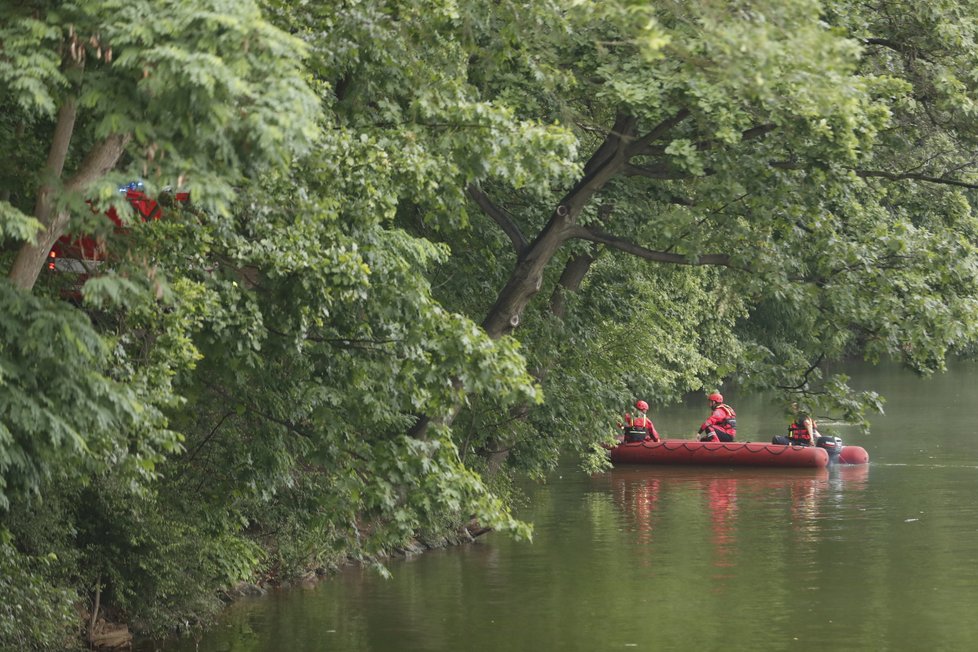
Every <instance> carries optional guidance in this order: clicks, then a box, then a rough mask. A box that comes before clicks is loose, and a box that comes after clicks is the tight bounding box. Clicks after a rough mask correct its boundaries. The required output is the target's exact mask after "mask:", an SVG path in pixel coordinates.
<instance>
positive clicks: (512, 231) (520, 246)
mask: <svg viewBox="0 0 978 652" xmlns="http://www.w3.org/2000/svg"><path fill="white" fill-rule="evenodd" d="M468 193H469V197H471V198H472V199H473V200H474V201H475V203H476V204H478V205H479V208H481V209H482V212H483V213H485V214H486V215H488V216H489V217H490V218H491V219H492V221H493V222H495V223H496V224H498V225H499V228H501V229H502V230H503V232H504V233H505V234H506V235H507V236H509V240H510V242H512V243H513V249H515V250H516V255H517V256H518V255H520V254H522V253H523V251H524V250H525V249H526V247H527V245H528V244H529V243H528V242H527V240H526V237H525V236H524V235H523V232H522V231H520V227H519V226H517V224H516V222H514V221H513V218H511V217H510V216H509V213H507V212H506V211H504V210H503V209H502V208H500V207H499V206H497V205H496V204H494V203H493V201H492V200H491V199H489V196H488V195H486V193H485V192H483V191H482V189H481V188H479V187H478V186H476V185H475V184H469V187H468Z"/></svg>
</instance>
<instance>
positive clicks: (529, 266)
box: [482, 205, 571, 339]
mask: <svg viewBox="0 0 978 652" xmlns="http://www.w3.org/2000/svg"><path fill="white" fill-rule="evenodd" d="M570 224H571V216H570V213H569V212H568V210H567V208H566V207H565V206H563V205H560V206H558V207H557V210H556V211H555V212H554V214H553V216H552V217H551V218H550V222H548V223H547V226H546V228H544V230H543V231H541V232H540V235H539V236H537V239H536V240H534V241H533V244H531V245H530V246H529V247H528V248H527V249H526V251H525V252H524V253H523V255H521V256H520V258H519V260H518V261H517V263H516V268H515V269H513V272H512V273H511V274H510V275H509V281H508V282H507V283H506V286H505V287H504V288H503V289H502V291H501V292H500V293H499V296H498V297H497V298H496V303H495V304H494V305H493V307H492V308H491V309H490V310H489V313H488V314H487V315H486V318H485V320H484V321H483V322H482V327H483V328H484V329H485V331H486V333H488V335H489V337H491V338H493V339H499V338H500V337H502V336H503V335H507V334H509V333H511V332H512V331H513V329H515V328H516V327H517V326H519V323H520V317H521V316H522V314H523V309H524V308H526V305H527V304H528V303H529V302H530V299H532V298H533V296H534V295H536V293H537V292H539V291H540V287H541V285H542V284H543V271H544V269H545V268H546V267H547V264H548V263H549V262H550V260H551V259H552V258H553V257H554V254H556V253H557V250H558V249H560V246H561V245H562V244H564V242H565V241H566V240H567V235H566V231H567V227H568V226H569V225H570Z"/></svg>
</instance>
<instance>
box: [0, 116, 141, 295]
mask: <svg viewBox="0 0 978 652" xmlns="http://www.w3.org/2000/svg"><path fill="white" fill-rule="evenodd" d="M74 113H75V111H74V104H73V103H72V102H66V103H65V105H64V106H62V107H61V112H60V113H59V114H58V125H57V126H56V128H55V137H54V139H53V140H52V143H51V151H50V152H49V154H48V163H47V165H46V166H45V170H44V173H45V175H46V180H45V183H44V185H42V186H41V189H40V191H39V192H38V195H37V203H36V204H35V207H34V217H35V218H36V219H37V220H38V221H39V222H40V223H41V224H42V225H44V230H43V231H41V233H39V234H38V237H37V242H36V243H30V242H27V243H25V244H24V245H23V246H22V247H21V248H20V251H19V252H18V253H17V258H16V259H15V260H14V264H13V266H12V267H11V268H10V273H9V274H8V277H9V278H10V280H11V281H12V282H13V283H14V285H16V286H17V287H19V288H21V289H22V290H28V291H29V290H31V289H32V288H33V287H34V284H35V283H36V282H37V277H38V276H39V275H40V273H41V270H42V269H44V264H45V262H46V261H47V258H48V252H49V251H51V247H53V246H54V243H55V242H57V240H58V238H60V237H61V236H62V235H64V233H65V230H66V229H67V227H68V222H69V219H70V217H71V216H70V214H69V213H68V212H67V211H58V212H57V213H54V211H53V198H54V196H55V192H56V190H57V189H58V185H59V183H58V182H59V180H60V177H61V173H62V169H63V167H64V160H65V156H66V154H67V149H68V143H69V142H70V140H71V131H72V130H73V129H74V122H75V115H74ZM128 142H129V136H128V135H124V134H113V135H111V136H108V137H107V138H106V139H105V140H103V141H102V142H100V143H98V144H97V145H96V146H95V147H94V148H93V149H92V150H91V151H90V152H89V153H88V155H87V156H86V157H85V160H84V161H82V164H81V166H79V168H78V171H77V172H76V173H75V175H74V176H73V177H72V178H71V180H70V181H69V182H68V183H67V184H65V186H64V191H65V192H77V191H84V190H85V189H86V188H87V187H88V186H89V185H91V184H92V183H93V182H95V181H96V180H98V179H99V178H100V177H102V176H104V175H105V174H106V173H107V172H108V171H109V170H111V169H112V168H114V167H115V165H116V163H118V162H119V157H121V156H122V152H123V151H124V150H125V148H126V144H127V143H128Z"/></svg>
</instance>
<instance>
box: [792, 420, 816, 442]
mask: <svg viewBox="0 0 978 652" xmlns="http://www.w3.org/2000/svg"><path fill="white" fill-rule="evenodd" d="M809 418H811V417H809ZM801 421H802V422H801V423H798V419H795V420H794V421H792V422H791V423H790V424H789V425H788V439H793V440H795V441H803V442H806V443H808V444H814V443H815V442H814V441H812V437H811V435H809V434H808V428H806V427H805V423H804V422H805V420H804V419H802V420H801ZM812 430H813V431H814V432H818V426H817V425H816V424H815V419H812Z"/></svg>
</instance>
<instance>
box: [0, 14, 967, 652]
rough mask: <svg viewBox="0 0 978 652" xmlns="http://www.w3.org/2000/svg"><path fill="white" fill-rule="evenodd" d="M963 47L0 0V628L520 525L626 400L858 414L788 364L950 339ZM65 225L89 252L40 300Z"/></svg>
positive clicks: (902, 31)
mask: <svg viewBox="0 0 978 652" xmlns="http://www.w3.org/2000/svg"><path fill="white" fill-rule="evenodd" d="M976 36H978V3H975V2H970V1H964V2H958V1H955V2H951V1H949V0H935V1H933V2H927V3H919V2H910V1H907V2H901V1H899V0H897V1H887V2H882V1H881V2H854V1H848V0H823V1H816V0H793V1H792V2H784V1H783V0H768V1H765V0H756V1H749V0H745V1H742V2H741V1H736V2H713V1H711V0H695V1H692V2H672V1H667V0H662V1H656V2H632V1H629V0H604V1H602V2H587V1H585V0H563V1H558V0H526V1H516V0H423V1H422V0H342V1H336V2H328V3H305V2H302V3H297V2H286V1H285V0H263V1H260V2H252V1H247V0H202V1H200V2H195V3H186V2H181V1H179V0H155V1H152V2H151V1H149V0H126V1H124V2H123V1H120V0H89V1H86V2H78V3H73V2H54V1H50V0H29V1H27V2H13V3H11V2H4V3H2V4H0V107H2V111H0V152H3V157H2V159H0V269H2V270H3V276H4V280H0V648H3V649H20V650H26V649H39V650H43V649H62V648H64V647H65V646H66V645H69V644H72V642H81V641H83V640H84V636H85V628H86V626H91V624H92V622H91V621H94V617H95V616H97V615H101V614H104V615H107V616H108V617H109V618H111V619H114V620H116V621H122V622H126V623H128V624H129V625H130V626H131V627H132V628H134V629H135V630H137V631H139V632H143V633H146V634H148V635H153V634H160V633H163V632H167V631H172V629H173V628H174V627H175V626H177V625H181V626H186V625H187V624H189V623H195V622H199V621H201V620H205V619H206V618H207V617H209V616H211V615H213V614H214V613H215V612H216V611H217V610H218V609H219V608H220V605H221V604H222V603H221V599H220V598H221V596H222V594H223V592H225V591H227V590H228V589H229V588H230V587H233V586H235V585H236V584H238V583H240V582H252V583H260V582H270V581H288V580H290V579H293V578H296V577H300V576H302V575H304V574H306V573H308V572H310V571H316V570H320V571H322V570H328V569H330V568H334V567H336V566H337V565H339V564H341V563H343V562H344V561H346V560H349V559H355V560H362V561H367V562H371V563H376V564H378V567H379V568H380V569H381V572H383V570H382V566H380V560H382V559H383V557H384V555H385V554H388V553H390V552H391V551H393V550H397V549H399V548H402V547H405V546H411V545H415V546H416V545H419V544H420V545H437V544H439V543H443V542H445V541H459V540H465V539H467V538H469V537H471V536H476V535H477V534H478V533H479V532H481V531H484V530H485V529H487V528H491V529H493V530H498V531H506V532H509V533H511V534H512V535H514V536H516V537H522V538H529V537H530V536H531V533H532V529H531V524H528V523H523V522H520V521H519V520H517V519H515V518H514V517H513V509H514V507H515V506H517V505H518V501H519V499H520V495H519V492H518V491H517V490H516V489H515V487H516V485H517V483H518V482H519V481H521V480H522V479H525V478H531V479H540V478H542V477H543V476H544V475H545V474H546V473H547V471H548V470H550V469H552V468H553V467H554V466H555V465H556V464H557V462H558V459H559V457H560V456H561V455H562V454H576V455H578V456H579V457H580V459H581V464H582V467H583V468H584V469H585V470H593V469H596V468H600V466H601V465H602V464H603V463H604V457H603V455H602V450H603V449H602V448H601V445H602V443H607V442H608V441H610V440H611V437H612V435H613V425H614V422H615V421H616V420H617V418H618V417H619V416H620V414H621V411H622V410H623V409H625V408H626V407H627V405H628V404H629V403H630V402H631V401H633V400H634V398H636V397H642V398H646V399H647V400H649V402H650V403H651V404H652V406H653V414H654V410H655V408H656V407H657V406H663V405H667V404H670V403H674V402H676V401H679V400H680V399H681V398H682V397H683V396H684V395H686V394H688V393H690V392H700V391H711V390H713V389H718V388H721V389H722V388H723V387H725V386H736V387H737V388H738V391H740V392H753V391H770V390H776V391H778V392H779V393H780V395H781V396H782V397H783V398H784V400H785V403H786V404H787V403H788V402H790V401H791V400H801V401H802V402H803V403H805V404H806V405H807V406H808V408H809V409H811V410H813V411H814V412H815V413H817V414H819V415H831V416H833V417H835V418H839V419H845V420H847V421H849V422H857V423H865V419H866V415H867V414H868V412H867V411H871V410H878V409H880V408H881V405H882V397H880V396H878V395H876V394H874V393H872V392H863V393H857V392H854V391H852V390H851V389H850V388H849V387H848V386H847V384H846V383H847V379H846V377H845V376H844V375H839V374H832V373H829V372H828V371H826V369H827V367H826V365H828V364H830V363H832V362H834V361H837V360H840V359H843V358H845V357H851V356H858V357H861V358H864V359H867V360H870V361H875V360H880V359H883V358H894V359H898V360H900V361H902V362H903V363H904V364H906V365H907V366H909V367H911V368H912V369H914V370H916V371H918V372H920V373H924V374H927V373H932V372H935V371H940V370H942V369H943V367H944V362H945V360H946V359H947V358H948V356H950V355H968V354H970V353H971V352H972V351H973V350H974V346H975V340H976V335H978V319H976V314H978V311H976V307H978V306H976V299H978V255H976V242H978V222H976V215H975V210H974V208H973V206H974V203H975V193H974V190H975V188H976V187H978V185H976V184H978V176H976V173H975V157H976V135H978V130H976V125H975V117H976V113H978V105H976V97H978V88H976V86H978V43H976ZM135 180H138V181H139V182H141V183H142V184H144V185H143V188H144V189H145V191H146V192H147V193H148V194H149V195H150V196H152V197H156V198H158V199H159V201H160V203H161V204H162V206H163V210H164V212H165V218H164V219H163V220H159V221H150V222H145V223H144V222H142V221H140V220H139V219H136V218H135V217H133V212H132V210H131V208H130V207H129V206H128V204H127V203H126V201H125V200H124V196H123V195H122V194H120V193H119V191H118V189H119V188H120V187H124V186H125V185H126V184H128V183H131V182H133V181H135ZM174 192H189V193H190V196H191V201H190V203H189V204H187V205H184V204H181V203H178V202H173V201H172V196H173V193H174ZM110 206H114V207H115V208H116V209H117V210H118V211H119V212H120V214H122V215H123V216H124V217H125V218H126V220H127V222H128V224H127V228H126V229H124V230H117V229H113V228H112V224H111V222H109V221H108V220H107V219H105V218H104V216H103V215H102V213H103V212H104V211H105V210H107V209H108V208H109V207H110ZM66 234H75V235H80V234H89V235H92V236H95V237H97V238H98V239H99V241H100V242H101V243H103V244H104V246H105V247H106V250H107V251H108V252H110V256H111V257H110V260H109V261H108V262H107V263H106V264H104V265H102V266H100V267H99V268H98V270H97V274H93V275H91V276H90V277H89V278H87V280H85V282H84V286H83V287H82V288H81V295H80V298H78V297H76V296H75V292H76V290H77V287H76V286H77V284H78V283H79V282H80V280H81V279H79V278H78V277H77V276H73V275H70V274H59V273H54V272H51V271H49V270H48V269H47V257H48V252H49V251H50V249H51V247H52V245H53V244H54V243H55V242H56V241H57V239H58V238H59V237H61V236H62V235H66ZM66 297H67V299H66ZM668 434H679V435H681V436H685V435H686V434H687V433H668ZM80 611H81V612H83V613H85V614H87V615H88V618H87V619H83V618H80V617H79V612H80ZM26 614H30V617H25V615H26ZM86 620H88V621H89V622H86Z"/></svg>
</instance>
